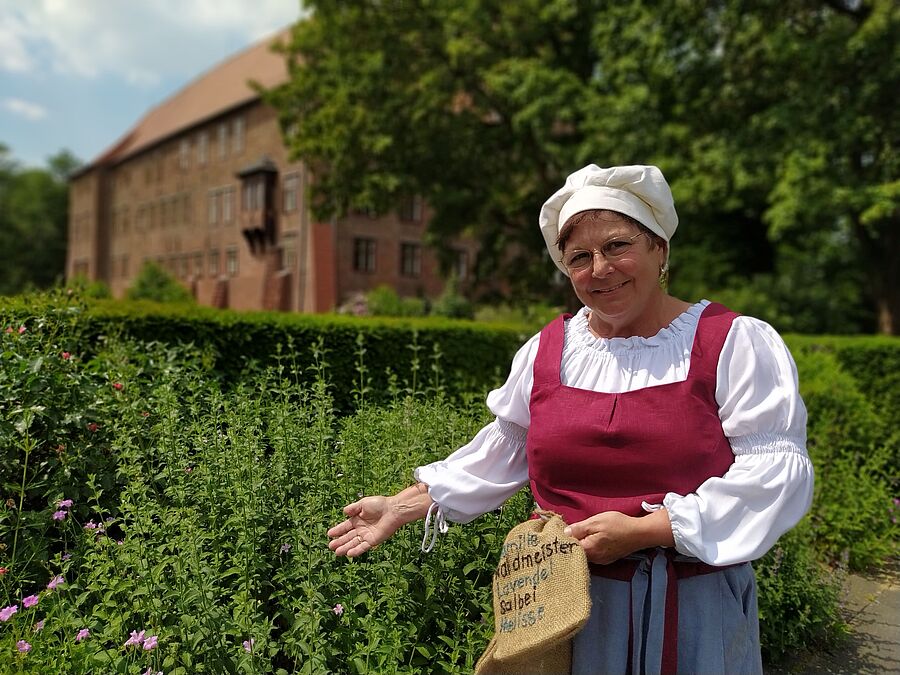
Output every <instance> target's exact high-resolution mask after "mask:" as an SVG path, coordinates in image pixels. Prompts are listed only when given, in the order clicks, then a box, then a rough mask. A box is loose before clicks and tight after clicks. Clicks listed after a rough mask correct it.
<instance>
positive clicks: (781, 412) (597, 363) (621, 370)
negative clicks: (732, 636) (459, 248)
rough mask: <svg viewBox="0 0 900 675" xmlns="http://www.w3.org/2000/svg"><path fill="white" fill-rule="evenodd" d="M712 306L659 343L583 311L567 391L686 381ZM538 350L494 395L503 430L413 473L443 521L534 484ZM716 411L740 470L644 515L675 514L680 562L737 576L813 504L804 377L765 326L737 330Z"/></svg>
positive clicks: (474, 512)
mask: <svg viewBox="0 0 900 675" xmlns="http://www.w3.org/2000/svg"><path fill="white" fill-rule="evenodd" d="M708 304H709V301H706V300H703V301H701V302H698V303H697V304H695V305H693V306H691V307H690V308H689V309H688V310H687V311H685V312H684V313H683V314H681V315H680V316H678V317H677V318H676V319H675V320H674V321H673V322H672V323H671V324H670V325H669V326H667V327H666V328H663V329H662V330H661V331H660V332H659V333H657V334H656V335H654V336H653V337H650V338H643V337H629V338H597V337H594V335H593V334H592V333H591V332H590V330H589V329H588V309H587V308H586V307H585V308H582V309H581V310H580V311H579V312H578V313H577V314H576V315H575V316H573V317H572V318H571V319H569V320H568V321H567V322H566V328H565V342H564V347H563V356H562V365H561V370H562V372H561V373H560V376H561V380H562V383H563V384H565V385H567V386H570V387H577V388H580V389H587V390H590V391H596V392H603V393H621V392H626V391H637V390H639V389H643V388H645V387H649V386H656V385H660V384H668V383H672V382H680V381H683V380H685V379H686V378H687V374H688V371H689V369H690V360H691V348H692V347H693V343H694V333H695V331H696V330H697V321H698V319H699V318H700V314H701V313H702V312H703V309H704V308H705V307H706V306H707V305H708ZM539 342H540V333H538V334H537V335H535V336H534V337H532V338H531V339H530V340H528V342H526V343H525V344H524V345H523V346H522V347H521V348H520V349H519V351H518V352H517V353H516V355H515V357H514V358H513V363H512V368H511V371H510V374H509V378H508V379H507V381H506V383H505V384H504V385H503V386H502V387H500V388H499V389H495V390H494V391H492V392H491V393H490V394H489V395H488V397H487V405H488V408H490V410H491V412H492V413H494V414H495V415H496V419H495V420H494V421H493V422H491V423H490V424H488V425H487V426H486V427H484V428H483V429H482V430H481V431H480V432H478V434H476V436H475V438H473V439H472V440H471V441H470V442H469V443H468V444H466V445H465V446H463V447H462V448H460V449H459V450H457V451H456V452H454V453H453V454H452V455H450V456H449V457H447V458H446V459H444V460H442V461H439V462H434V463H432V464H428V465H426V466H420V467H418V468H417V469H416V471H415V477H416V480H418V481H420V482H422V483H426V484H427V485H428V486H429V489H428V491H429V494H430V496H431V498H432V499H433V500H434V502H435V503H436V504H437V510H438V513H437V521H438V522H442V521H443V519H444V517H446V518H447V519H449V520H452V521H456V522H459V523H467V522H469V521H471V520H473V519H474V518H476V517H478V516H479V515H481V514H483V513H487V512H488V511H491V510H493V509H496V508H497V507H499V506H500V505H501V504H502V503H503V502H504V501H506V500H507V499H508V498H509V497H510V496H512V495H513V494H514V493H515V492H516V491H517V490H519V489H520V488H521V487H522V486H524V485H526V484H527V483H528V462H527V458H526V453H525V438H526V434H527V430H528V425H529V421H530V414H529V401H530V399H531V387H532V383H533V364H534V359H535V356H536V355H537V350H538V344H539ZM716 402H717V403H718V405H719V419H720V420H721V421H722V429H723V430H724V432H725V436H726V437H727V438H728V441H729V442H730V444H731V448H732V451H733V452H734V464H732V465H731V468H729V469H728V471H727V472H726V473H725V475H724V476H722V477H721V478H718V477H717V478H710V479H709V480H707V481H705V482H704V483H703V484H701V485H700V486H699V487H698V488H697V490H696V492H692V493H690V494H687V495H680V494H676V493H674V492H670V493H669V494H667V495H666V496H665V498H664V499H663V503H662V504H644V508H645V510H647V511H653V510H656V509H659V508H665V509H667V510H668V512H669V519H670V520H671V523H672V532H673V534H674V538H675V548H676V550H678V551H679V552H680V553H683V554H685V555H690V556H694V557H696V558H699V559H700V560H702V561H704V562H706V563H709V564H712V565H728V564H732V563H738V562H745V561H748V560H755V559H756V558H759V557H761V556H762V555H764V554H765V553H766V551H768V550H769V549H770V548H771V547H772V545H773V544H774V543H775V541H776V540H777V539H778V537H779V536H781V535H782V534H783V533H784V532H786V531H787V530H789V529H790V528H792V527H793V526H794V525H796V523H797V522H798V521H799V520H800V518H802V517H803V515H804V514H805V513H806V512H807V510H809V507H810V504H811V503H812V493H813V468H812V464H811V463H810V461H809V456H808V455H807V453H806V407H805V406H804V405H803V401H802V399H801V398H800V393H799V391H798V389H797V367H796V365H795V364H794V360H793V359H792V358H791V355H790V352H788V349H787V347H786V346H785V344H784V341H783V340H782V339H781V337H780V336H779V335H778V333H776V332H775V330H774V329H773V328H772V327H771V326H769V325H768V324H767V323H765V322H763V321H760V320H758V319H754V318H751V317H747V316H741V317H738V318H736V319H735V320H734V322H733V324H732V326H731V329H730V331H729V333H728V336H727V337H726V339H725V344H724V346H723V348H722V352H721V354H720V356H719V364H718V369H717V373H716Z"/></svg>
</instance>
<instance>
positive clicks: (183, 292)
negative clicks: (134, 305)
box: [126, 262, 194, 303]
mask: <svg viewBox="0 0 900 675" xmlns="http://www.w3.org/2000/svg"><path fill="white" fill-rule="evenodd" d="M126 297H127V298H128V299H129V300H152V301H154V302H178V303H192V302H194V296H192V295H191V293H190V291H188V290H187V289H186V288H185V287H184V286H182V285H181V284H179V283H178V282H177V281H176V280H175V279H174V278H173V277H172V276H170V275H169V274H168V273H167V272H166V271H165V270H164V269H162V268H161V267H160V266H159V265H157V264H156V263H153V262H145V263H144V265H143V267H141V271H140V272H139V273H138V275H137V277H136V278H135V280H134V283H133V284H132V285H131V287H130V288H129V289H128V291H127V293H126Z"/></svg>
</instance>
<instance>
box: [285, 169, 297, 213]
mask: <svg viewBox="0 0 900 675" xmlns="http://www.w3.org/2000/svg"><path fill="white" fill-rule="evenodd" d="M281 191H282V193H283V194H284V200H283V202H284V203H283V204H282V208H283V209H284V212H285V213H291V212H292V211H296V210H297V202H298V199H297V197H298V193H299V191H300V175H299V174H296V173H289V174H287V175H286V176H285V177H284V183H283V184H282V188H281Z"/></svg>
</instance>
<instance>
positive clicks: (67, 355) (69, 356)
mask: <svg viewBox="0 0 900 675" xmlns="http://www.w3.org/2000/svg"><path fill="white" fill-rule="evenodd" d="M62 358H63V361H68V360H69V359H70V358H72V355H71V354H70V353H69V352H63V353H62Z"/></svg>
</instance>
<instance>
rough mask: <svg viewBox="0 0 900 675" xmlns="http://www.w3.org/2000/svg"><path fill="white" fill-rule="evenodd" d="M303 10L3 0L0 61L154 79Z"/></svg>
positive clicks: (179, 1)
mask: <svg viewBox="0 0 900 675" xmlns="http://www.w3.org/2000/svg"><path fill="white" fill-rule="evenodd" d="M299 16H300V2H299V0H156V1H155V2H146V1H143V2H123V1H122V0H77V1H73V0H28V1H27V2H22V1H21V0H0V53H2V56H0V68H3V69H5V70H9V71H20V72H21V71H30V72H38V71H40V70H42V69H52V70H53V71H56V72H60V73H66V74H71V75H75V76H78V77H85V78H96V77H102V76H104V75H110V74H112V75H115V76H118V77H120V78H122V79H124V80H125V81H127V82H129V83H131V84H134V85H138V86H152V85H154V84H156V83H158V82H159V81H161V80H163V79H167V78H175V79H184V78H185V77H193V76H195V75H197V74H199V73H200V72H202V71H204V70H206V69H208V68H209V67H211V66H212V65H214V64H215V63H216V62H218V61H220V60H221V59H223V58H226V57H227V56H230V55H231V54H233V53H234V52H235V51H237V50H238V49H240V48H241V47H243V46H245V45H247V44H249V43H250V42H253V41H256V40H258V39H260V38H261V37H263V36H265V35H267V34H269V33H272V32H274V31H276V30H278V29H279V28H282V27H284V26H287V25H288V24H290V23H292V22H294V21H296V20H297V18H298V17H299Z"/></svg>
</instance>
